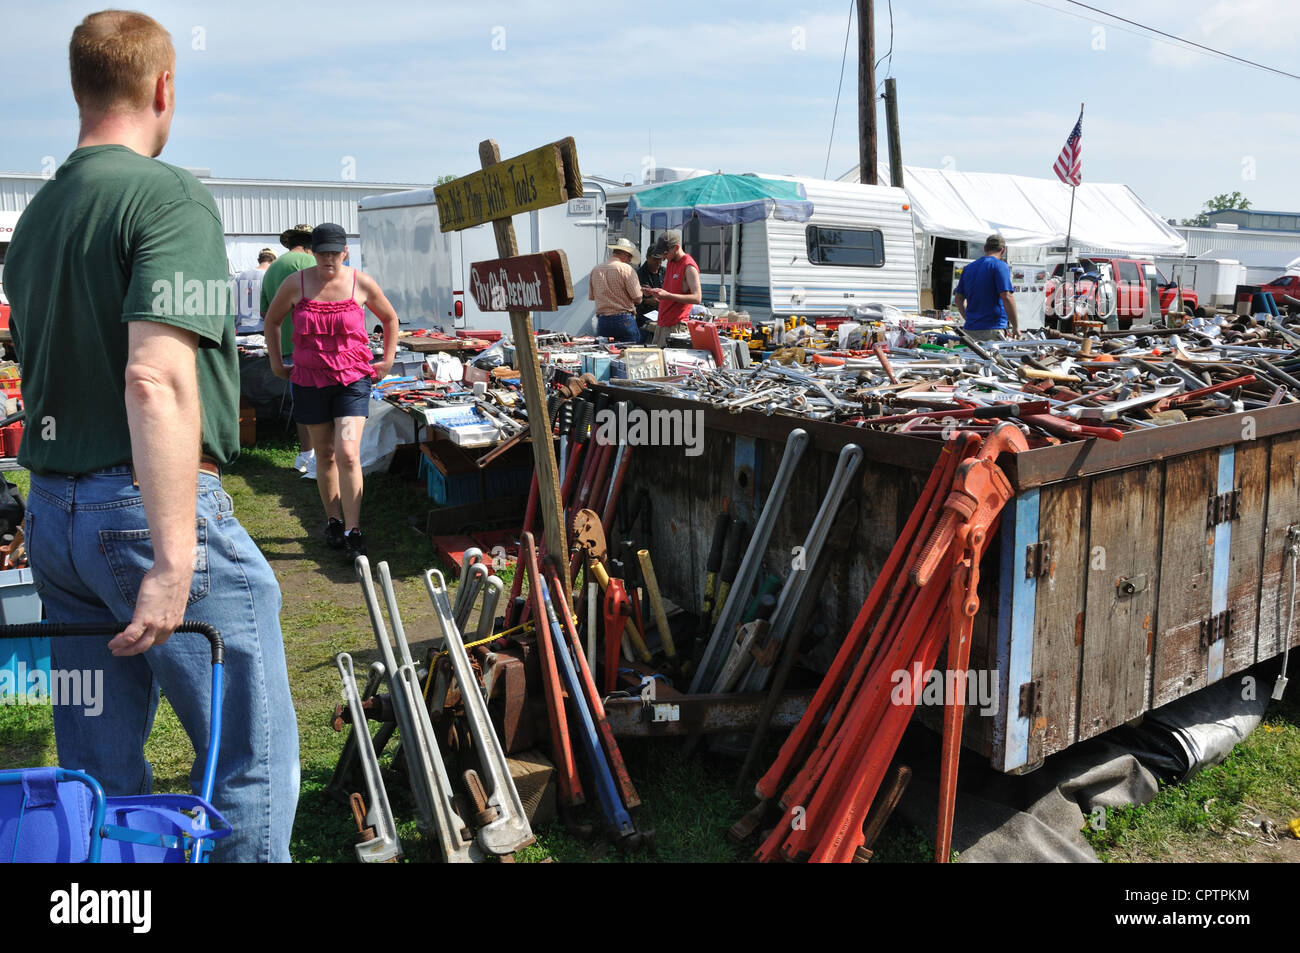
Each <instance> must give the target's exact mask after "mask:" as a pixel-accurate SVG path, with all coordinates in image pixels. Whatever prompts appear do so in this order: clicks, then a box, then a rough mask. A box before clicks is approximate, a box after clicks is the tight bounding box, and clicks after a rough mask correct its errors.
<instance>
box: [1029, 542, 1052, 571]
mask: <svg viewBox="0 0 1300 953" xmlns="http://www.w3.org/2000/svg"><path fill="white" fill-rule="evenodd" d="M1051 570H1052V541H1051V540H1050V539H1044V540H1042V541H1041V542H1037V543H1030V544H1029V545H1028V546H1026V547H1025V578H1026V579H1038V578H1040V577H1042V576H1046V575H1048V574H1049V573H1050V572H1051Z"/></svg>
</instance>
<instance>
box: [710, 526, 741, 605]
mask: <svg viewBox="0 0 1300 953" xmlns="http://www.w3.org/2000/svg"><path fill="white" fill-rule="evenodd" d="M748 531H749V524H748V523H746V522H745V521H744V520H742V519H734V520H731V521H730V525H729V527H728V530H727V537H726V539H725V540H724V541H723V544H722V561H721V564H720V565H719V567H718V591H717V594H716V595H715V596H714V598H713V609H712V612H711V614H710V615H709V616H708V617H707V618H706V619H705V621H706V622H708V623H709V625H717V624H718V616H720V615H722V607H723V606H725V605H726V604H727V597H728V596H730V595H731V585H732V583H733V582H734V581H735V579H736V571H737V570H738V569H739V568H740V558H741V555H742V553H743V552H744V549H745V540H746V539H747V538H748V535H749V533H748Z"/></svg>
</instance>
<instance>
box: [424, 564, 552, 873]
mask: <svg viewBox="0 0 1300 953" xmlns="http://www.w3.org/2000/svg"><path fill="white" fill-rule="evenodd" d="M493 578H494V579H496V577H495V576H494V577H493ZM496 582H497V587H498V588H497V592H500V587H501V580H500V579H497V580H496ZM424 585H425V588H426V589H427V590H428V592H429V600H430V601H431V602H432V603H433V610H434V617H435V618H436V620H437V622H438V629H439V630H440V631H441V632H442V637H443V641H444V643H445V644H446V646H447V654H448V655H449V656H450V658H451V665H452V669H453V670H454V671H455V673H456V681H457V682H459V683H460V687H461V693H460V694H461V699H462V701H463V703H464V707H465V717H466V718H467V719H468V721H469V730H470V735H471V737H473V739H474V745H475V750H476V751H477V752H478V760H479V766H480V767H481V768H482V770H483V772H484V773H485V774H486V775H487V779H488V785H487V791H486V806H480V809H479V813H480V817H483V818H487V816H488V815H489V814H491V813H492V812H495V816H494V817H492V818H491V819H490V820H488V821H487V823H485V824H483V826H481V827H480V828H479V829H478V842H479V844H480V845H481V846H482V847H483V849H484V850H486V851H488V852H489V853H491V854H496V855H498V856H501V855H504V854H513V853H514V852H515V851H517V850H521V849H523V848H524V847H526V846H528V845H529V844H531V843H532V842H533V841H534V839H535V838H534V837H533V832H532V830H531V829H530V828H529V826H528V817H527V815H526V814H525V812H524V805H523V802H522V801H520V799H519V791H518V790H517V789H516V788H515V782H514V778H512V777H511V776H510V765H509V763H508V762H507V761H506V756H505V752H504V751H503V750H502V748H501V741H500V739H498V738H497V734H496V731H495V730H494V729H493V727H492V719H491V718H490V717H489V716H488V710H487V703H486V702H485V701H484V699H483V695H482V693H481V691H480V689H479V684H478V679H477V678H476V677H475V675H474V671H473V669H472V668H471V667H470V660H469V655H468V654H467V653H466V651H465V643H464V640H463V639H462V638H461V634H460V629H459V628H458V627H457V625H456V622H455V620H454V618H453V617H452V613H451V603H450V602H449V601H448V599H447V584H446V583H445V582H444V581H443V578H442V573H440V572H439V571H438V570H436V569H430V570H428V571H427V572H425V574H424ZM494 601H495V600H494ZM490 625H491V623H490V622H489V628H490Z"/></svg>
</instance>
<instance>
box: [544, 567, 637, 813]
mask: <svg viewBox="0 0 1300 953" xmlns="http://www.w3.org/2000/svg"><path fill="white" fill-rule="evenodd" d="M543 571H544V572H545V573H546V579H547V582H548V583H549V584H550V591H551V592H553V593H555V594H556V596H557V600H558V602H559V603H560V608H559V611H558V614H559V615H561V616H563V628H564V631H565V633H566V634H567V635H568V637H569V643H570V645H571V647H572V649H573V656H574V661H575V663H576V667H577V673H578V678H579V681H580V682H581V683H582V689H583V691H584V692H585V693H586V697H587V704H588V706H590V708H591V717H592V720H593V721H595V723H596V729H597V731H598V732H599V734H600V744H601V747H602V748H604V750H605V757H606V758H607V759H608V761H609V766H610V770H611V771H612V772H613V774H614V778H615V780H616V781H617V782H618V787H619V791H620V792H621V794H622V796H623V803H624V805H626V806H627V808H628V809H629V810H630V809H631V808H634V807H638V806H639V805H640V804H641V798H640V796H639V795H638V794H637V793H636V788H635V787H633V785H632V778H631V777H630V776H629V775H628V773H627V766H626V765H625V764H624V763H623V753H622V751H620V750H619V747H618V742H617V741H615V740H614V729H613V728H611V727H610V724H609V721H608V720H607V719H606V718H605V704H604V702H603V701H601V695H600V692H599V691H597V689H596V682H595V679H594V678H592V675H591V668H590V667H589V666H588V665H587V662H586V659H584V658H583V656H582V652H581V650H580V647H579V645H580V644H579V642H578V632H577V630H576V629H575V628H574V625H573V616H572V612H571V610H572V607H571V606H570V605H569V602H568V599H567V598H566V597H565V595H564V589H563V586H561V585H560V577H559V573H557V572H556V569H555V559H554V557H553V556H547V557H546V568H545V569H544V570H543Z"/></svg>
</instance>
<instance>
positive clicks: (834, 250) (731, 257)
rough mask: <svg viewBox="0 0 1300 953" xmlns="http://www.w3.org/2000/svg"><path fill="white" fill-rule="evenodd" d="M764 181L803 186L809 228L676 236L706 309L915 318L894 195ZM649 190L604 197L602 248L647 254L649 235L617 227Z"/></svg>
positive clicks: (754, 226) (906, 240) (902, 204)
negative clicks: (875, 312) (621, 246)
mask: <svg viewBox="0 0 1300 953" xmlns="http://www.w3.org/2000/svg"><path fill="white" fill-rule="evenodd" d="M764 178H771V179H785V180H787V181H794V182H799V183H800V184H802V185H803V187H804V189H805V191H806V192H807V193H808V200H809V201H810V202H812V204H813V215H812V218H811V219H810V220H809V221H807V222H782V221H778V220H776V219H767V220H765V221H758V222H746V223H744V224H743V225H740V226H739V227H738V228H737V229H733V228H732V227H730V226H724V227H723V228H721V229H719V228H705V227H701V226H700V224H699V222H698V221H692V222H690V223H688V224H687V225H686V227H685V228H683V229H682V246H683V248H684V250H685V251H686V252H687V253H688V254H689V255H691V256H692V257H693V258H695V260H696V262H697V263H698V264H699V266H700V284H701V286H702V291H703V293H704V303H705V304H706V305H707V304H713V303H715V302H722V301H725V302H726V303H728V304H730V305H732V306H734V307H735V308H736V309H738V310H743V311H748V312H749V315H750V318H751V319H752V320H755V321H762V320H766V319H769V318H771V317H773V316H781V315H794V314H798V315H805V316H813V315H833V314H843V313H844V311H845V309H846V308H849V307H852V306H853V305H861V304H869V303H881V304H888V305H893V306H894V307H896V308H899V309H901V310H904V311H915V310H916V309H917V306H918V297H919V294H918V289H917V278H916V276H917V272H916V240H915V236H914V233H913V230H912V213H911V212H910V211H909V210H908V202H907V194H906V193H905V192H904V191H903V190H902V189H895V188H891V187H889V186H878V185H860V184H858V183H850V182H833V181H827V180H823V179H805V178H797V177H791V176H775V175H772V176H769V175H764ZM652 187H653V186H649V185H647V186H633V187H629V188H622V189H617V188H615V189H610V190H609V221H610V240H611V241H612V240H614V239H615V238H618V237H620V236H622V237H626V238H628V239H630V240H631V241H632V242H633V243H635V244H636V245H637V246H638V247H639V248H641V249H642V250H643V251H644V250H646V249H648V248H649V247H650V246H651V244H652V243H653V239H654V238H656V237H657V236H658V233H657V232H656V233H654V234H652V233H651V232H650V230H649V229H644V228H641V227H640V226H639V225H636V224H634V223H632V222H628V221H626V208H627V200H628V197H629V196H630V195H631V194H632V193H634V192H639V191H643V190H644V189H646V188H652ZM734 236H738V239H739V240H738V242H737V241H736V237H734ZM733 262H734V264H735V265H736V266H737V267H736V269H735V273H736V281H735V283H734V287H733V283H732V280H731V275H732V266H733Z"/></svg>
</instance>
